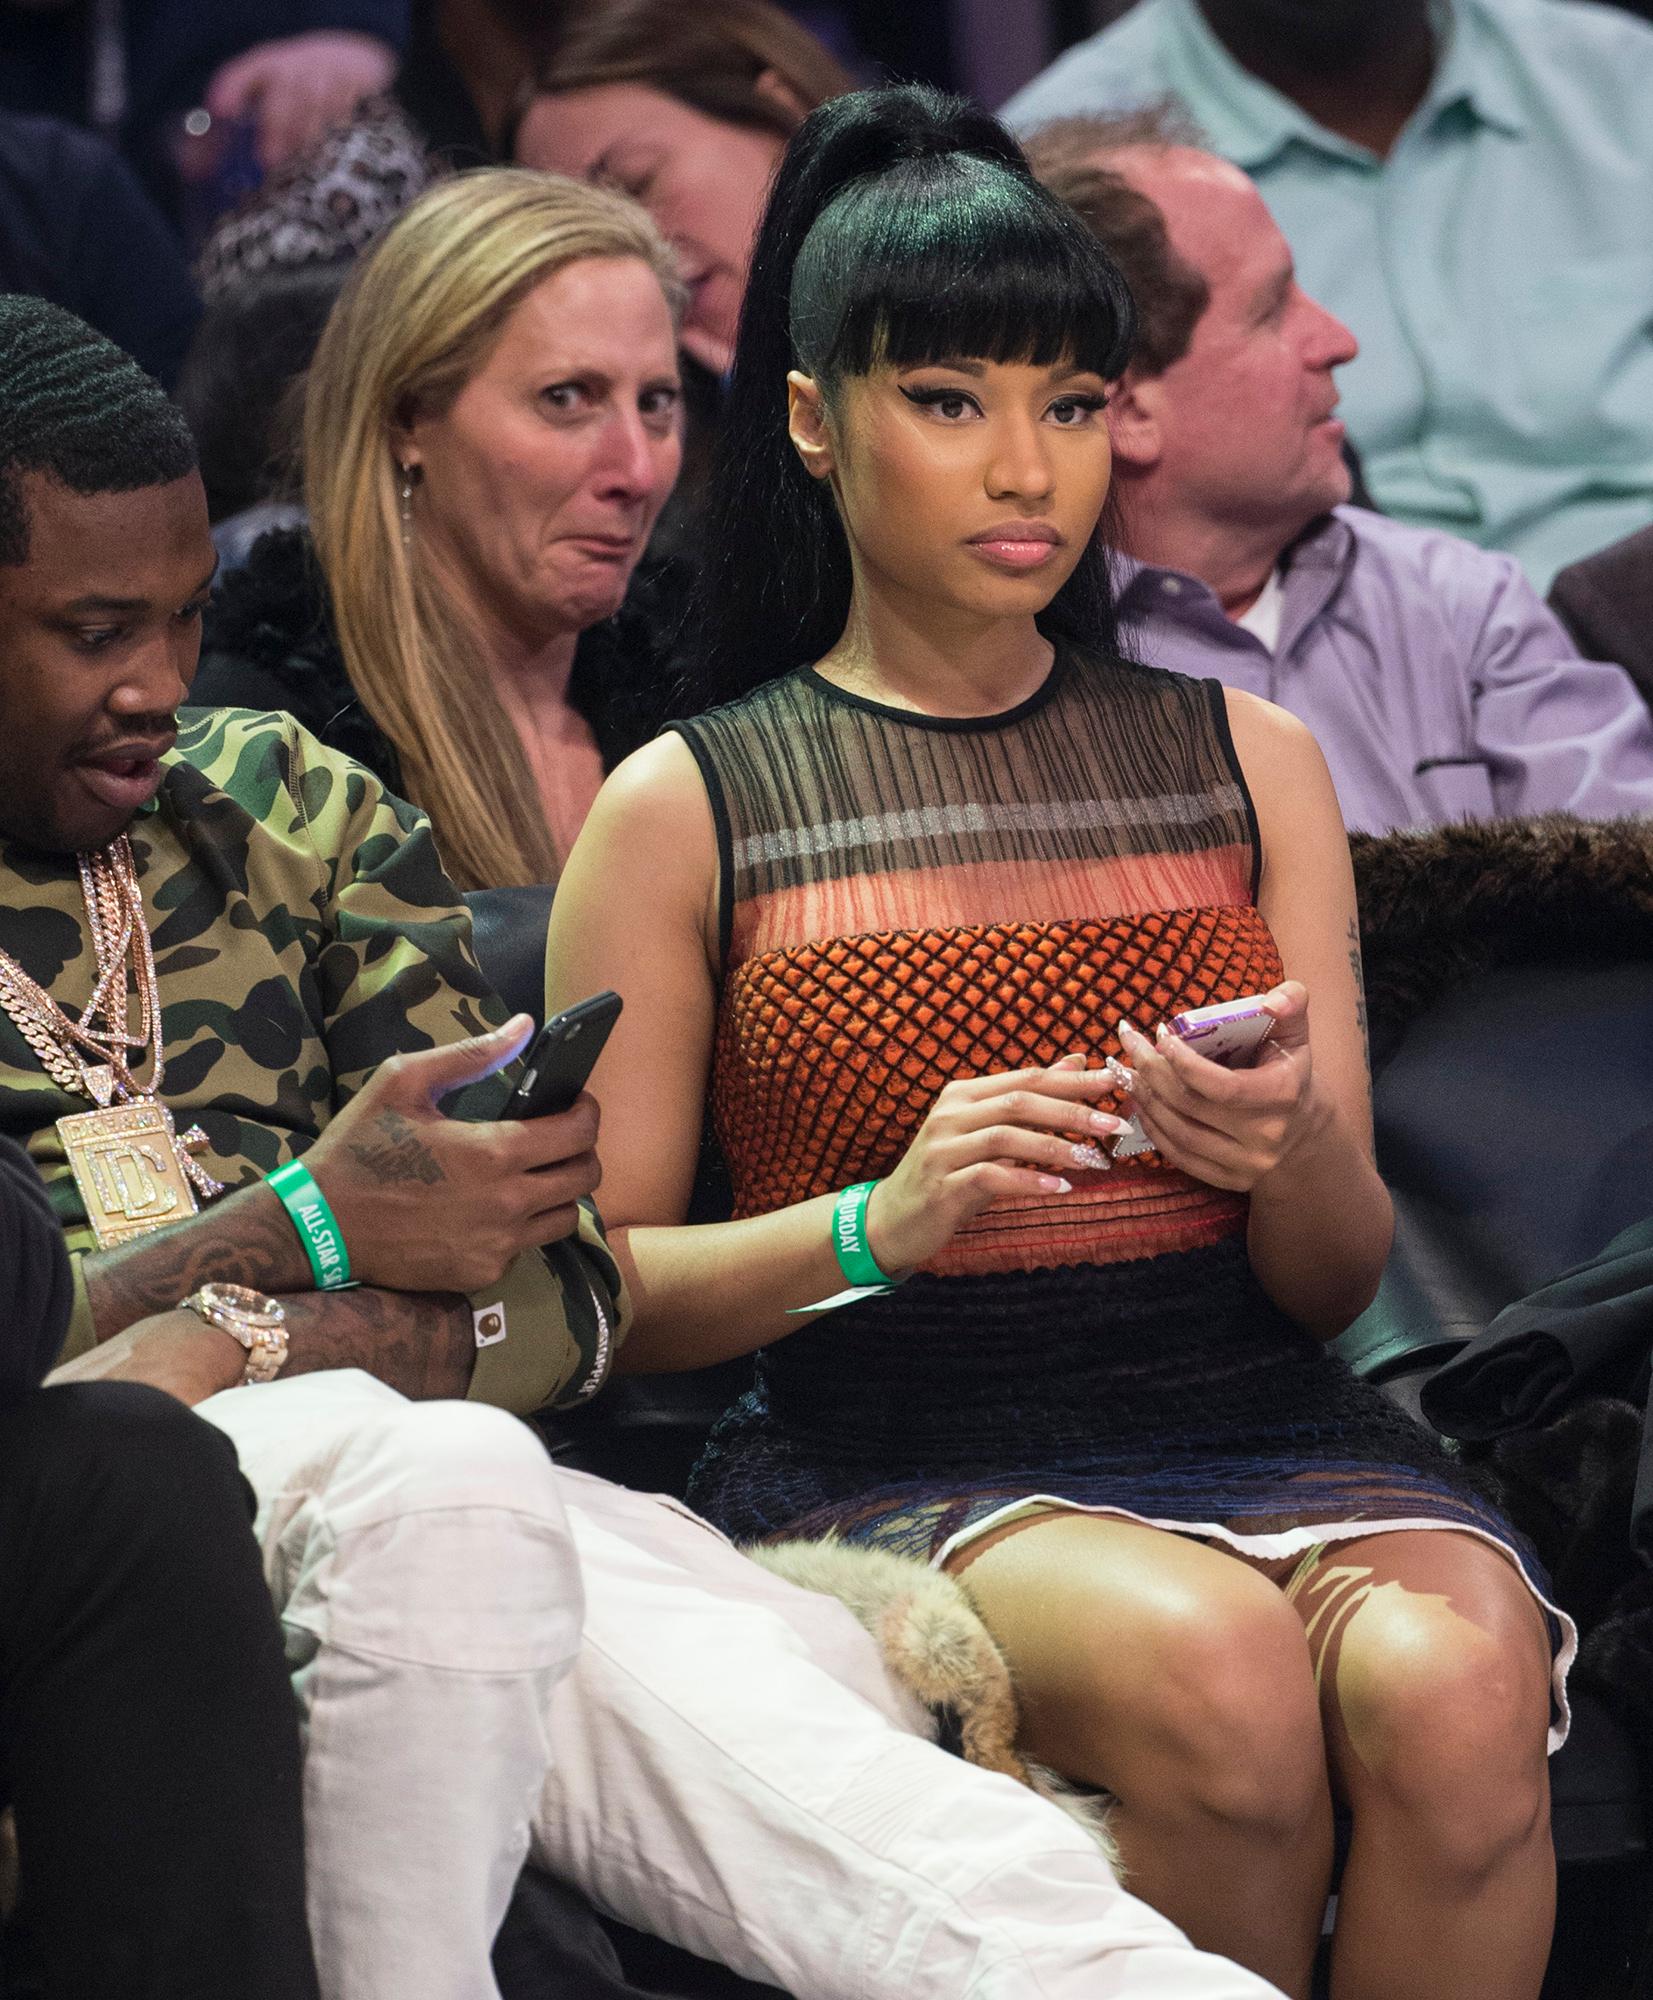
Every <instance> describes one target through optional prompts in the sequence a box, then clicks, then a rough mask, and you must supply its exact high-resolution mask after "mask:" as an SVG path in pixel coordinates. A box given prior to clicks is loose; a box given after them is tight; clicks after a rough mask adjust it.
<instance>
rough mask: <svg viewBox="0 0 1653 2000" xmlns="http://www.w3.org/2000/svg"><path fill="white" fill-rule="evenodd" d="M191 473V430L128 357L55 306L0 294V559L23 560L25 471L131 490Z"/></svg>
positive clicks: (102, 489) (94, 488)
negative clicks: (23, 477) (23, 483)
mask: <svg viewBox="0 0 1653 2000" xmlns="http://www.w3.org/2000/svg"><path fill="white" fill-rule="evenodd" d="M194 470H195V440H194V439H193V438H192V437H191V436H190V434H189V426H188V424H186V423H185V422H184V419H183V416H182V414H181V412H180V411H179V410H178V408H177V406H176V405H175V404H174V403H173V402H172V401H171V399H170V398H169V397H168V395H167V393H166V391H165V390H164V389H163V388H162V387H161V385H160V383H158V382H157V381H155V380H154V379H153V378H152V377H150V376H148V375H146V374H145V373H144V371H143V370H142V369H141V368H140V367H139V366H138V364H137V362H135V361H134V360H133V359H132V357H131V355H129V354H127V353H125V352H124V351H123V350H122V349H120V348H118V347H117V346H116V345H115V343H114V342H113V341H112V340H106V339H105V338H104V337H103V335H102V334H101V333H94V332H93V331H92V329H91V328H90V327H89V326H88V325H87V324H86V322H85V321H84V320H80V319H76V317H75V316H74V314H73V313H71V312H65V311H64V310H63V308H62V307H61V306H54V305H48V304H47V302H46V301H45V300H44V299H36V298H28V297H25V296H23V295H21V294H19V293H8V294H5V295H3V296H0V563H11V564H17V563H23V562H27V561H28V558H29V517H28V509H27V508H26V507H25V505H24V502H23V487H22V479H21V475H22V474H24V473H28V472H44V473H46V474H48V475H49V476H50V477H51V478H53V479H56V480H58V481H60V482H61V483H62V484H63V485H64V486H67V487H68V488H69V489H70V491H71V492H74V493H133V492H136V491H137V490H138V489H139V488H140V487H144V486H164V485H166V484H167V483H168V482H170V481H171V480H174V479H182V478H183V477H184V475H185V473H187V472H193V471H194Z"/></svg>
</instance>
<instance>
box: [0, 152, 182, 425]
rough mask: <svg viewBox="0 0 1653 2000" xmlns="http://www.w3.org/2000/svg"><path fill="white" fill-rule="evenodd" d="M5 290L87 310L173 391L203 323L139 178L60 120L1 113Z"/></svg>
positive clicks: (175, 250) (1, 287)
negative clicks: (198, 326) (199, 325)
mask: <svg viewBox="0 0 1653 2000" xmlns="http://www.w3.org/2000/svg"><path fill="white" fill-rule="evenodd" d="M0 291H3V292H32V293H33V294H34V295H35V296H36V297H37V298H42V299H50V300H51V302H52V303H53V305H59V306H65V307H67V308H68V310H69V311H70V312H72V313H78V314H79V315H80V317H81V318H82V319H83V320H85V321H87V322H88V324H89V325H92V326H95V327H96V328H97V330H98V332H99V333H103V334H107V335H108V336H109V338H110V339H111V340H112V341H114V342H115V344H116V345H117V346H118V347H124V348H125V349H126V351H127V353H128V354H130V355H131V356H132V357H133V358H134V360H136V361H137V362H138V363H139V364H140V365H141V366H143V367H144V368H147V369H148V370H149V372H150V374H151V375H154V376H156V377H157V378H158V379H159V380H160V381H161V382H163V383H164V384H165V385H166V386H167V388H169V389H170V388H171V387H172V385H173V383H174V382H176V381H177V379H178V371H179V369H180V368H181V367H182V366H183V360H184V354H185V351H186V350H187V348H188V347H189V343H190V336H191V335H192V334H193V333H194V331H195V323H196V321H197V320H198V319H199V318H200V317H201V302H200V300H199V299H198V298H197V297H196V295H195V286H194V284H193V283H192V282H191V280H190V275H189V271H188V268H187V267H186V265H185V263H184V253H183V251H182V250H181V249H180V248H179V245H178V239H177V238H176V237H175V236H174V235H173V233H172V230H171V229H170V227H169V226H168V225H167V222H166V220H165V218H164V217H163V216H162V215H161V212H160V210H159V209H158V208H157V207H156V206H155V204H154V203H153V202H152V201H151V200H150V198H149V196H148V195H147V194H146V193H145V192H144V190H143V188H142V187H141V186H140V184H139V182H138V179H137V176H136V175H135V174H134V173H133V171H132V169H131V168H130V167H129V166H128V165H127V164H126V162H125V161H124V160H123V159H122V158H121V156H120V155H119V154H118V153H117V152H115V151H114V149H113V148H112V147H110V146H107V145H105V144H104V142H103V141H102V140H101V139H97V138H94V137H93V136H92V134H91V133H90V132H80V131H77V130H76V129H75V128H74V127H73V126H72V125H65V124H63V123H61V122H60V121H59V120H57V119H55V118H18V117H13V116H11V115H9V114H7V113H0Z"/></svg>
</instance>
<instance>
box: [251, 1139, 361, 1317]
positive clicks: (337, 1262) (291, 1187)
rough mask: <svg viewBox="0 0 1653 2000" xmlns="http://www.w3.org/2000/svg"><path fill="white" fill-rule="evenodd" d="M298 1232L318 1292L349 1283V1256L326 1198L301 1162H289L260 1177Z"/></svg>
mask: <svg viewBox="0 0 1653 2000" xmlns="http://www.w3.org/2000/svg"><path fill="white" fill-rule="evenodd" d="M264 1185H265V1186H266V1187H267V1188H269V1189H271V1190H272V1191H273V1192H274V1194H275V1195H276V1196H277V1198H278V1199H279V1200H280V1202H281V1205H282V1207H283V1208H284V1209H286V1211H287V1215H288V1219H289V1220H290V1221H291V1223H292V1225H293V1227H294V1228H295V1229H296V1230H297V1231H298V1240H299V1241H300V1242H301V1243H302V1244H303V1245H304V1253H305V1255H306V1256H307V1257H308V1258H309V1259H310V1270H311V1273H312V1275H313V1276H314V1278H315V1281H316V1290H317V1291H318V1292H337V1291H342V1290H343V1288H344V1287H345V1286H346V1285H348V1284H349V1283H350V1253H349V1251H348V1250H346V1249H345V1247H344V1231H343V1230H342V1229H341V1228H340V1227H339V1224H338V1218H337V1217H336V1216H335V1215H334V1213H333V1211H332V1210H331V1209H330V1208H329V1207H328V1206H327V1197H326V1195H324V1194H323V1193H322V1191H321V1189H320V1188H319V1187H317V1186H316V1182H315V1177H314V1175H313V1174H312V1173H311V1172H310V1169H309V1168H308V1167H307V1166H306V1165H305V1164H304V1162H303V1161H302V1160H289V1161H288V1162H287V1164H286V1166H284V1167H277V1168H276V1170H275V1172H274V1173H273V1174H266V1175H265V1176H264Z"/></svg>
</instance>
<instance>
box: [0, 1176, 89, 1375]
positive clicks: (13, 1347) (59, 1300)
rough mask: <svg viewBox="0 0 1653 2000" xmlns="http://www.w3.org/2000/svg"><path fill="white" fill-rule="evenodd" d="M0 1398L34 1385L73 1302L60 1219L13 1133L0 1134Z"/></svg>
mask: <svg viewBox="0 0 1653 2000" xmlns="http://www.w3.org/2000/svg"><path fill="white" fill-rule="evenodd" d="M0 1294H3V1296H4V1298H5V1302H6V1309H5V1317H4V1319H3V1320H0V1403H7V1402H12V1401H15V1400H16V1398H17V1397H18V1396H20V1395H23V1394H24V1393H26V1392H27V1391H28V1390H30V1389H33V1388H35V1387H36V1386H37V1385H38V1383H39V1381H40V1378H41V1377H42V1376H43V1375H44V1374H45V1373H46V1370H47V1369H48V1368H50V1367H51V1365H52V1363H53V1362H54V1361H55V1360H56V1359H57V1351H58V1349H59V1348H60V1347H61V1346H62V1345H63V1336H64V1333H65V1332H66V1331H67V1329H68V1325H69V1311H70V1308H71V1306H72V1305H73V1303H74V1284H73V1281H72V1280H71V1278H70V1276H69V1256H68V1252H67V1251H66V1250H65V1249H64V1247H63V1225H62V1224H61V1223H60V1222H59V1221H58V1219H57V1217H56V1215H55V1214H54V1213H53V1211H52V1204H51V1201H50V1199H49V1197H48V1196H47V1193H46V1189H45V1185H44V1184H43V1182H42V1181H41V1178H40V1176H39V1175H38V1174H37V1173H36V1172H35V1170H34V1165H33V1163H32V1162H31V1160H30V1159H29V1156H28V1154H27V1153H25V1152H24V1150H23V1148H22V1147H21V1146H19V1145H18V1144H17V1142H16V1140H15V1139H7V1138H4V1137H0Z"/></svg>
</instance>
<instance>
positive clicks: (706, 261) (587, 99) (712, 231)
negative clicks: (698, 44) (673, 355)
mask: <svg viewBox="0 0 1653 2000" xmlns="http://www.w3.org/2000/svg"><path fill="white" fill-rule="evenodd" d="M689 4H692V0H689ZM776 88H777V90H779V89H780V88H781V87H780V86H779V85H777V86H776ZM784 151H785V141H784V140H783V139H782V138H781V137H780V135H779V134H778V133H775V132H766V131H759V130H758V129H757V128H756V127H754V126H749V125H731V124H729V123H727V122H726V121H725V120H724V119H721V118H711V117H708V116H707V115H706V113H705V112H703V111H696V110H693V109H692V108H691V107H690V106H689V105H687V104H683V103H680V102H679V100H678V99H677V98H675V97H669V96H667V95H666V93H665V92H664V91H660V90H651V89H650V88H649V87H648V86H647V85H646V84H638V83H613V84H603V85H601V86H600V87H598V88H596V89H593V90H569V91H562V92H560V93H559V94H558V95H556V96H554V97H550V96H544V97H536V98H535V99H534V101H533V103H532V104H531V105H530V106H529V107H528V110H527V112H526V114H525V115H524V117H523V120H522V124H521V125H520V127H519V128H518V132H517V146H516V156H517V159H518V160H519V161H520V162H521V164H522V165H524V166H528V167H550V168H552V169H554V170H555V171H556V172H557V173H562V174H572V175H573V176H574V177H575V178H576V179H578V180H592V181H604V182H607V183H608V184H610V185H612V186H614V187H618V188H620V189H622V190H623V191H624V192H625V193H627V194H629V195H631V196H632V197H633V198H634V199H635V200H637V201H640V202H641V203H642V204H643V206H644V207H645V208H646V209H647V210H648V212H649V213H650V215H652V216H653V217H654V219H655V221H656V222H657V223H658V224H659V225H660V228H661V231H662V233H663V234H664V235H665V236H666V237H667V238H668V239H669V241H670V242H671V244H672V247H673V248H674V249H675V250H676V252H677V255H678V260H679V262H680V263H681V264H682V267H683V281H684V283H685V284H686V285H687V286H688V288H689V306H688V311H687V312H686V313H685V314H684V318H683V345H684V347H685V348H686V349H687V351H688V352H689V353H690V354H692V355H693V356H694V358H695V360H696V361H698V362H699V363H700V364H701V366H702V367H703V368H709V369H711V371H712V372H713V373H714V374H716V375H726V374H727V373H728V372H729V369H730V367H731V365H732V364H733V362H734V358H735V333H736V329H737V328H738V326H739V324H740V302H741V299H742V297H743V295H744V294H745V291H746V271H747V266H748V265H749V263H750V262H751V257H752V244H753V241H754V239H755V238H756V236H757V233H758V224H759V222H760V221H761V220H762V217H763V205H764V201H765V199H766V197H767V195H768V192H769V182H770V179H771V177H772V176H773V174H774V171H775V167H776V164H777V163H778V161H779V160H780V157H781V154H782V153H783V152H784Z"/></svg>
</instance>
